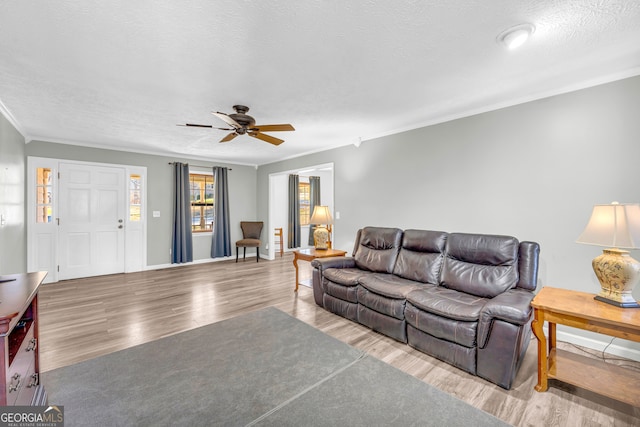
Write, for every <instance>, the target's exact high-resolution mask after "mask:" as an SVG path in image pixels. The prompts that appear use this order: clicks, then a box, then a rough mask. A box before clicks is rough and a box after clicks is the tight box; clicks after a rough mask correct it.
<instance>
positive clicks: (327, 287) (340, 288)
mask: <svg viewBox="0 0 640 427" xmlns="http://www.w3.org/2000/svg"><path fill="white" fill-rule="evenodd" d="M323 286H324V292H325V293H326V294H327V295H331V296H332V297H335V298H338V299H341V300H343V301H348V302H352V303H357V302H358V287H357V286H344V285H340V284H337V283H333V282H331V281H329V280H327V279H324V284H323Z"/></svg>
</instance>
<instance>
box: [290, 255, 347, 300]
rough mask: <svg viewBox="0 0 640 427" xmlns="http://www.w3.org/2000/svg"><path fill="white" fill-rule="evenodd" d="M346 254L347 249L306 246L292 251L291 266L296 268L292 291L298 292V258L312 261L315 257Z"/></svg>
mask: <svg viewBox="0 0 640 427" xmlns="http://www.w3.org/2000/svg"><path fill="white" fill-rule="evenodd" d="M346 254H347V251H341V250H338V249H316V248H308V249H298V250H297V251H293V266H294V267H295V268H296V289H295V291H294V292H298V285H299V284H300V282H299V281H298V260H299V259H301V260H303V261H313V260H314V259H316V258H328V257H334V256H345V255H346Z"/></svg>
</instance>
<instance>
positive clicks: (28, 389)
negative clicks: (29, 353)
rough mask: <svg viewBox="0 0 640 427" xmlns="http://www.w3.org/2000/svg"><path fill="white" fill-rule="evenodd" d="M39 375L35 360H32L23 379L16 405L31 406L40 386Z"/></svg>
mask: <svg viewBox="0 0 640 427" xmlns="http://www.w3.org/2000/svg"><path fill="white" fill-rule="evenodd" d="M38 381H39V378H38V375H37V374H36V373H35V361H32V362H31V364H30V365H29V368H28V369H27V373H26V376H25V377H24V379H23V380H22V384H21V385H20V388H19V389H18V395H17V397H16V401H15V402H14V405H16V406H29V405H31V401H32V400H33V395H34V393H35V392H36V387H37V386H38Z"/></svg>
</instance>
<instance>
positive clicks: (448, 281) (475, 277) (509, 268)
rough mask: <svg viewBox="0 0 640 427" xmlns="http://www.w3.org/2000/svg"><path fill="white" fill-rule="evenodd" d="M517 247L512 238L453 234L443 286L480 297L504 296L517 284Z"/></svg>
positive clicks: (442, 278) (445, 260)
mask: <svg viewBox="0 0 640 427" xmlns="http://www.w3.org/2000/svg"><path fill="white" fill-rule="evenodd" d="M518 247H519V242H518V240H517V239H516V238H514V237H509V236H492V235H484V234H463V233H453V234H450V235H449V237H448V239H447V244H446V249H445V258H444V264H443V267H442V275H441V278H440V284H441V285H442V286H445V287H447V288H450V289H455V290H458V291H461V292H465V293H468V294H471V295H476V296H480V297H487V298H492V297H494V296H496V295H498V294H501V293H502V292H504V291H506V290H508V289H511V288H513V287H514V286H516V284H517V282H518Z"/></svg>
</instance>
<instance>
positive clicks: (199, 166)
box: [169, 162, 233, 171]
mask: <svg viewBox="0 0 640 427" xmlns="http://www.w3.org/2000/svg"><path fill="white" fill-rule="evenodd" d="M175 163H177V162H169V164H170V165H173V164H175ZM188 164H189V163H187V165H188ZM191 166H195V167H197V168H212V167H213V166H201V165H191ZM227 170H230V171H232V170H233V169H231V168H227Z"/></svg>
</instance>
